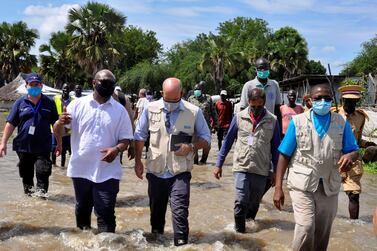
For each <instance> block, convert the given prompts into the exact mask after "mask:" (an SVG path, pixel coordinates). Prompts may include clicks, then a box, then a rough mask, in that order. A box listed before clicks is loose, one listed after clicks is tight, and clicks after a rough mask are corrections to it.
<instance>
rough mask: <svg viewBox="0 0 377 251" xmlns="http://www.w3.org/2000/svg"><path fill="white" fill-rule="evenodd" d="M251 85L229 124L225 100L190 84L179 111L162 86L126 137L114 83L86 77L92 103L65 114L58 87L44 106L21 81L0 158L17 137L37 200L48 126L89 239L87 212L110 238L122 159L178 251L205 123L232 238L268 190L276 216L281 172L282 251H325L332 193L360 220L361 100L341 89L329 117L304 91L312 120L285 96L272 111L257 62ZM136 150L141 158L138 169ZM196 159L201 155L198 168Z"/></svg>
mask: <svg viewBox="0 0 377 251" xmlns="http://www.w3.org/2000/svg"><path fill="white" fill-rule="evenodd" d="M256 74H257V76H256V78H255V79H253V80H251V81H249V82H247V83H246V84H245V85H244V87H243V89H242V94H241V102H240V105H239V110H238V111H235V113H234V114H235V115H234V116H233V117H232V115H229V114H228V115H227V113H229V112H230V113H231V114H233V112H232V107H231V104H230V102H229V101H227V100H226V99H227V92H226V91H225V90H223V91H222V92H221V93H220V94H221V100H220V101H219V102H220V103H219V104H217V103H216V104H215V105H212V103H211V102H210V100H208V98H207V95H206V94H204V93H203V86H201V85H200V84H199V85H197V86H196V87H195V90H194V95H193V96H192V97H190V98H188V101H185V100H183V98H182V97H183V88H182V84H181V81H180V80H179V79H177V78H174V77H172V78H168V79H166V80H165V81H164V82H163V84H162V92H161V94H162V98H160V99H158V100H155V101H152V100H151V99H148V100H147V101H146V102H144V101H143V103H145V104H143V105H141V104H139V107H137V109H138V115H137V118H136V123H135V127H133V116H132V114H131V112H129V111H128V112H127V109H125V104H121V102H120V100H123V98H122V96H119V93H118V95H114V90H115V87H116V78H115V76H114V75H113V73H112V72H111V71H109V70H101V71H99V72H98V73H96V74H95V76H94V79H93V82H92V86H93V90H94V91H93V93H92V94H90V95H87V96H84V97H78V98H75V99H74V100H69V102H67V101H66V100H67V95H66V92H67V90H64V88H65V86H63V94H62V96H61V98H62V99H61V100H60V101H59V100H58V98H55V99H56V100H55V102H54V101H53V100H51V99H50V98H48V97H47V96H45V95H43V94H42V92H41V90H42V85H43V84H42V82H43V81H42V78H41V77H40V76H39V75H37V74H35V73H31V74H27V75H25V81H26V88H27V91H28V94H27V95H25V96H23V97H21V98H20V99H18V100H17V101H16V102H15V104H14V106H13V108H12V110H11V112H10V114H9V116H8V118H7V123H6V125H5V129H4V134H3V138H2V141H1V144H0V157H1V156H3V155H5V154H6V152H7V142H8V140H9V138H10V136H11V135H12V133H13V131H14V129H15V128H16V127H17V129H18V133H17V136H16V137H15V138H14V140H13V150H14V151H16V152H17V155H18V157H19V164H18V167H19V172H20V176H21V178H22V182H23V185H24V191H25V194H27V195H32V194H33V193H34V192H35V191H38V192H40V193H42V195H43V194H45V193H47V191H48V185H49V182H48V180H49V176H50V175H51V169H52V163H51V160H50V152H51V148H52V143H51V137H52V134H51V126H52V127H53V133H54V137H55V139H56V142H55V144H54V149H55V152H54V154H55V155H56V156H59V155H60V154H62V153H64V152H65V151H67V147H66V146H65V145H67V144H68V143H67V142H65V138H64V137H66V136H68V135H69V136H70V141H69V143H70V149H69V150H70V151H71V156H70V160H69V164H68V170H67V175H68V176H69V177H71V178H72V181H73V187H74V191H75V198H76V204H75V215H76V225H77V227H78V228H80V229H90V228H91V213H92V210H93V208H94V211H95V214H96V216H97V226H98V232H115V228H116V221H115V202H116V197H117V194H118V192H119V182H120V179H121V176H122V169H121V162H120V161H121V158H120V156H121V153H122V152H123V151H125V150H128V153H129V157H130V159H131V158H133V157H134V158H135V174H136V176H137V177H138V178H140V179H143V178H144V177H146V179H147V181H148V196H149V206H150V224H151V232H152V233H154V234H156V235H158V234H163V233H164V227H165V214H166V210H167V205H168V203H169V202H170V207H171V212H172V221H173V232H174V245H175V246H180V245H185V244H187V243H188V241H189V238H188V237H189V222H188V215H189V203H190V180H191V177H192V176H191V170H192V168H193V166H194V164H204V163H206V161H207V157H208V153H209V150H210V146H211V130H210V128H209V123H212V127H213V128H215V129H216V130H217V131H218V141H219V142H218V146H219V153H218V154H217V161H216V167H215V168H214V170H213V174H214V176H215V178H216V179H220V178H221V177H222V173H223V171H222V167H223V164H224V161H225V159H226V156H227V154H228V153H229V151H230V149H231V148H232V145H233V143H234V142H236V143H235V146H234V154H233V155H234V156H233V169H232V170H233V173H234V189H235V202H234V223H235V230H236V231H237V232H239V233H245V232H246V222H247V220H254V219H255V218H256V215H257V213H258V209H259V204H260V202H261V200H262V197H263V195H264V194H265V193H266V192H267V191H268V189H269V188H270V187H271V186H275V192H274V195H273V202H274V204H275V206H276V208H277V209H279V210H281V209H282V207H283V205H284V198H285V197H284V196H285V195H284V192H283V188H282V187H283V177H284V175H285V172H286V169H287V168H289V172H288V178H287V185H288V190H289V194H290V197H291V199H292V205H293V211H294V219H295V223H296V224H295V230H294V237H293V244H292V247H293V249H294V250H316V251H317V250H326V248H327V245H328V242H329V237H330V232H331V227H332V223H333V221H334V218H335V216H336V212H337V207H338V194H339V191H340V187H341V183H342V181H343V182H344V183H345V185H344V190H345V191H346V192H347V195H348V196H349V200H350V204H349V205H350V206H349V211H350V217H351V218H353V219H355V218H357V217H358V211H359V193H360V191H361V186H360V177H361V175H362V165H361V161H360V160H359V154H358V150H359V147H369V146H372V145H373V143H371V142H365V141H363V140H362V139H361V132H362V128H363V126H364V122H365V118H366V114H365V113H364V112H363V111H362V110H360V109H355V107H356V102H357V100H358V99H360V93H361V90H360V89H358V88H352V87H351V88H348V89H347V88H346V89H341V90H340V91H341V92H342V96H343V98H344V102H343V103H344V107H343V108H344V109H341V111H340V112H339V113H336V112H332V111H331V107H332V100H333V96H332V92H331V90H330V88H329V86H328V85H326V84H320V85H316V86H313V87H312V89H311V91H310V94H309V95H310V98H309V99H307V101H310V102H308V103H311V108H310V109H307V110H306V111H305V112H304V108H303V107H301V106H299V105H296V95H297V94H296V92H295V91H294V90H291V91H289V93H288V100H289V103H288V104H287V105H284V106H282V98H281V94H280V89H279V85H278V83H277V82H276V81H275V80H272V79H270V78H269V74H270V73H269V63H268V61H267V60H266V59H264V58H260V59H258V60H257V61H256ZM148 95H150V94H147V92H146V90H143V91H141V92H140V93H139V96H140V98H146V97H147V96H148ZM209 98H210V97H209ZM124 102H129V100H127V101H125V99H124ZM207 102H208V103H210V105H209V106H208V105H207ZM227 102H229V103H227ZM204 103H205V104H204ZM201 104H204V105H203V107H204V108H203V107H201V106H202V105H201ZM206 106H207V107H208V108H205V107H206ZM225 113H226V114H225ZM207 117H208V118H207ZM217 117H219V119H218V118H217ZM225 118H226V119H227V122H226V121H223V119H225ZM208 120H210V121H211V122H209V121H208ZM281 129H282V130H281ZM281 132H283V136H284V137H283V139H282V140H281V135H282V134H281ZM355 136H356V137H355ZM172 142H175V143H172ZM146 143H147V148H148V149H147V156H146V160H145V161H142V152H143V148H144V145H145V144H146ZM199 149H203V156H202V158H201V159H200V161H199V159H198V150H199ZM63 165H64V164H63ZM34 170H35V171H34ZM34 172H35V175H36V178H37V184H36V188H35V187H34V181H33V177H34ZM144 173H146V175H145V176H144Z"/></svg>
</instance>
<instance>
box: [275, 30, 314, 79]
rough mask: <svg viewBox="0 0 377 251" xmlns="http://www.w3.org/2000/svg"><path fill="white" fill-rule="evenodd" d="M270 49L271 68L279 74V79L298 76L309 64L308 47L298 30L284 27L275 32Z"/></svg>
mask: <svg viewBox="0 0 377 251" xmlns="http://www.w3.org/2000/svg"><path fill="white" fill-rule="evenodd" d="M268 47H269V51H270V54H269V57H268V58H269V59H270V62H271V66H272V67H271V68H272V70H274V71H275V72H277V73H278V76H279V77H278V79H279V80H280V79H288V78H290V77H294V76H298V75H300V74H302V73H303V72H304V70H305V65H306V64H307V62H308V46H307V43H306V40H305V38H303V37H302V36H301V35H300V34H299V33H298V31H297V30H295V29H294V28H291V27H283V28H280V29H279V30H277V31H275V32H274V34H273V36H272V39H271V41H270V43H269V44H268Z"/></svg>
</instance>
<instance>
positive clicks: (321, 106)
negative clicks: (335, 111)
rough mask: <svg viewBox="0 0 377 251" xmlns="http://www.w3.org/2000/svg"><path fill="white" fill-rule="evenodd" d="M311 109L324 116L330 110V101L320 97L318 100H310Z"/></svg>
mask: <svg viewBox="0 0 377 251" xmlns="http://www.w3.org/2000/svg"><path fill="white" fill-rule="evenodd" d="M312 104H313V106H312V108H313V111H314V112H315V113H316V114H318V115H321V116H324V115H326V114H328V113H329V112H330V109H331V101H325V99H321V100H318V101H313V102H312Z"/></svg>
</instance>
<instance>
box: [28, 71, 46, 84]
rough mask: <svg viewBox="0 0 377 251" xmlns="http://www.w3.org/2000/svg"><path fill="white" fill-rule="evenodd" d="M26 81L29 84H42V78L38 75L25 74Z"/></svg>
mask: <svg viewBox="0 0 377 251" xmlns="http://www.w3.org/2000/svg"><path fill="white" fill-rule="evenodd" d="M24 79H25V81H26V82H27V83H32V82H38V83H42V77H41V76H39V75H38V74H37V73H29V74H25V76H24Z"/></svg>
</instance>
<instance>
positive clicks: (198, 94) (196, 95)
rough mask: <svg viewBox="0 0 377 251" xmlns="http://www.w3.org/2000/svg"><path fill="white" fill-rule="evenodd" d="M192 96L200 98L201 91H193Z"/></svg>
mask: <svg viewBox="0 0 377 251" xmlns="http://www.w3.org/2000/svg"><path fill="white" fill-rule="evenodd" d="M194 95H195V97H200V96H202V91H201V90H195V91H194Z"/></svg>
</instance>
